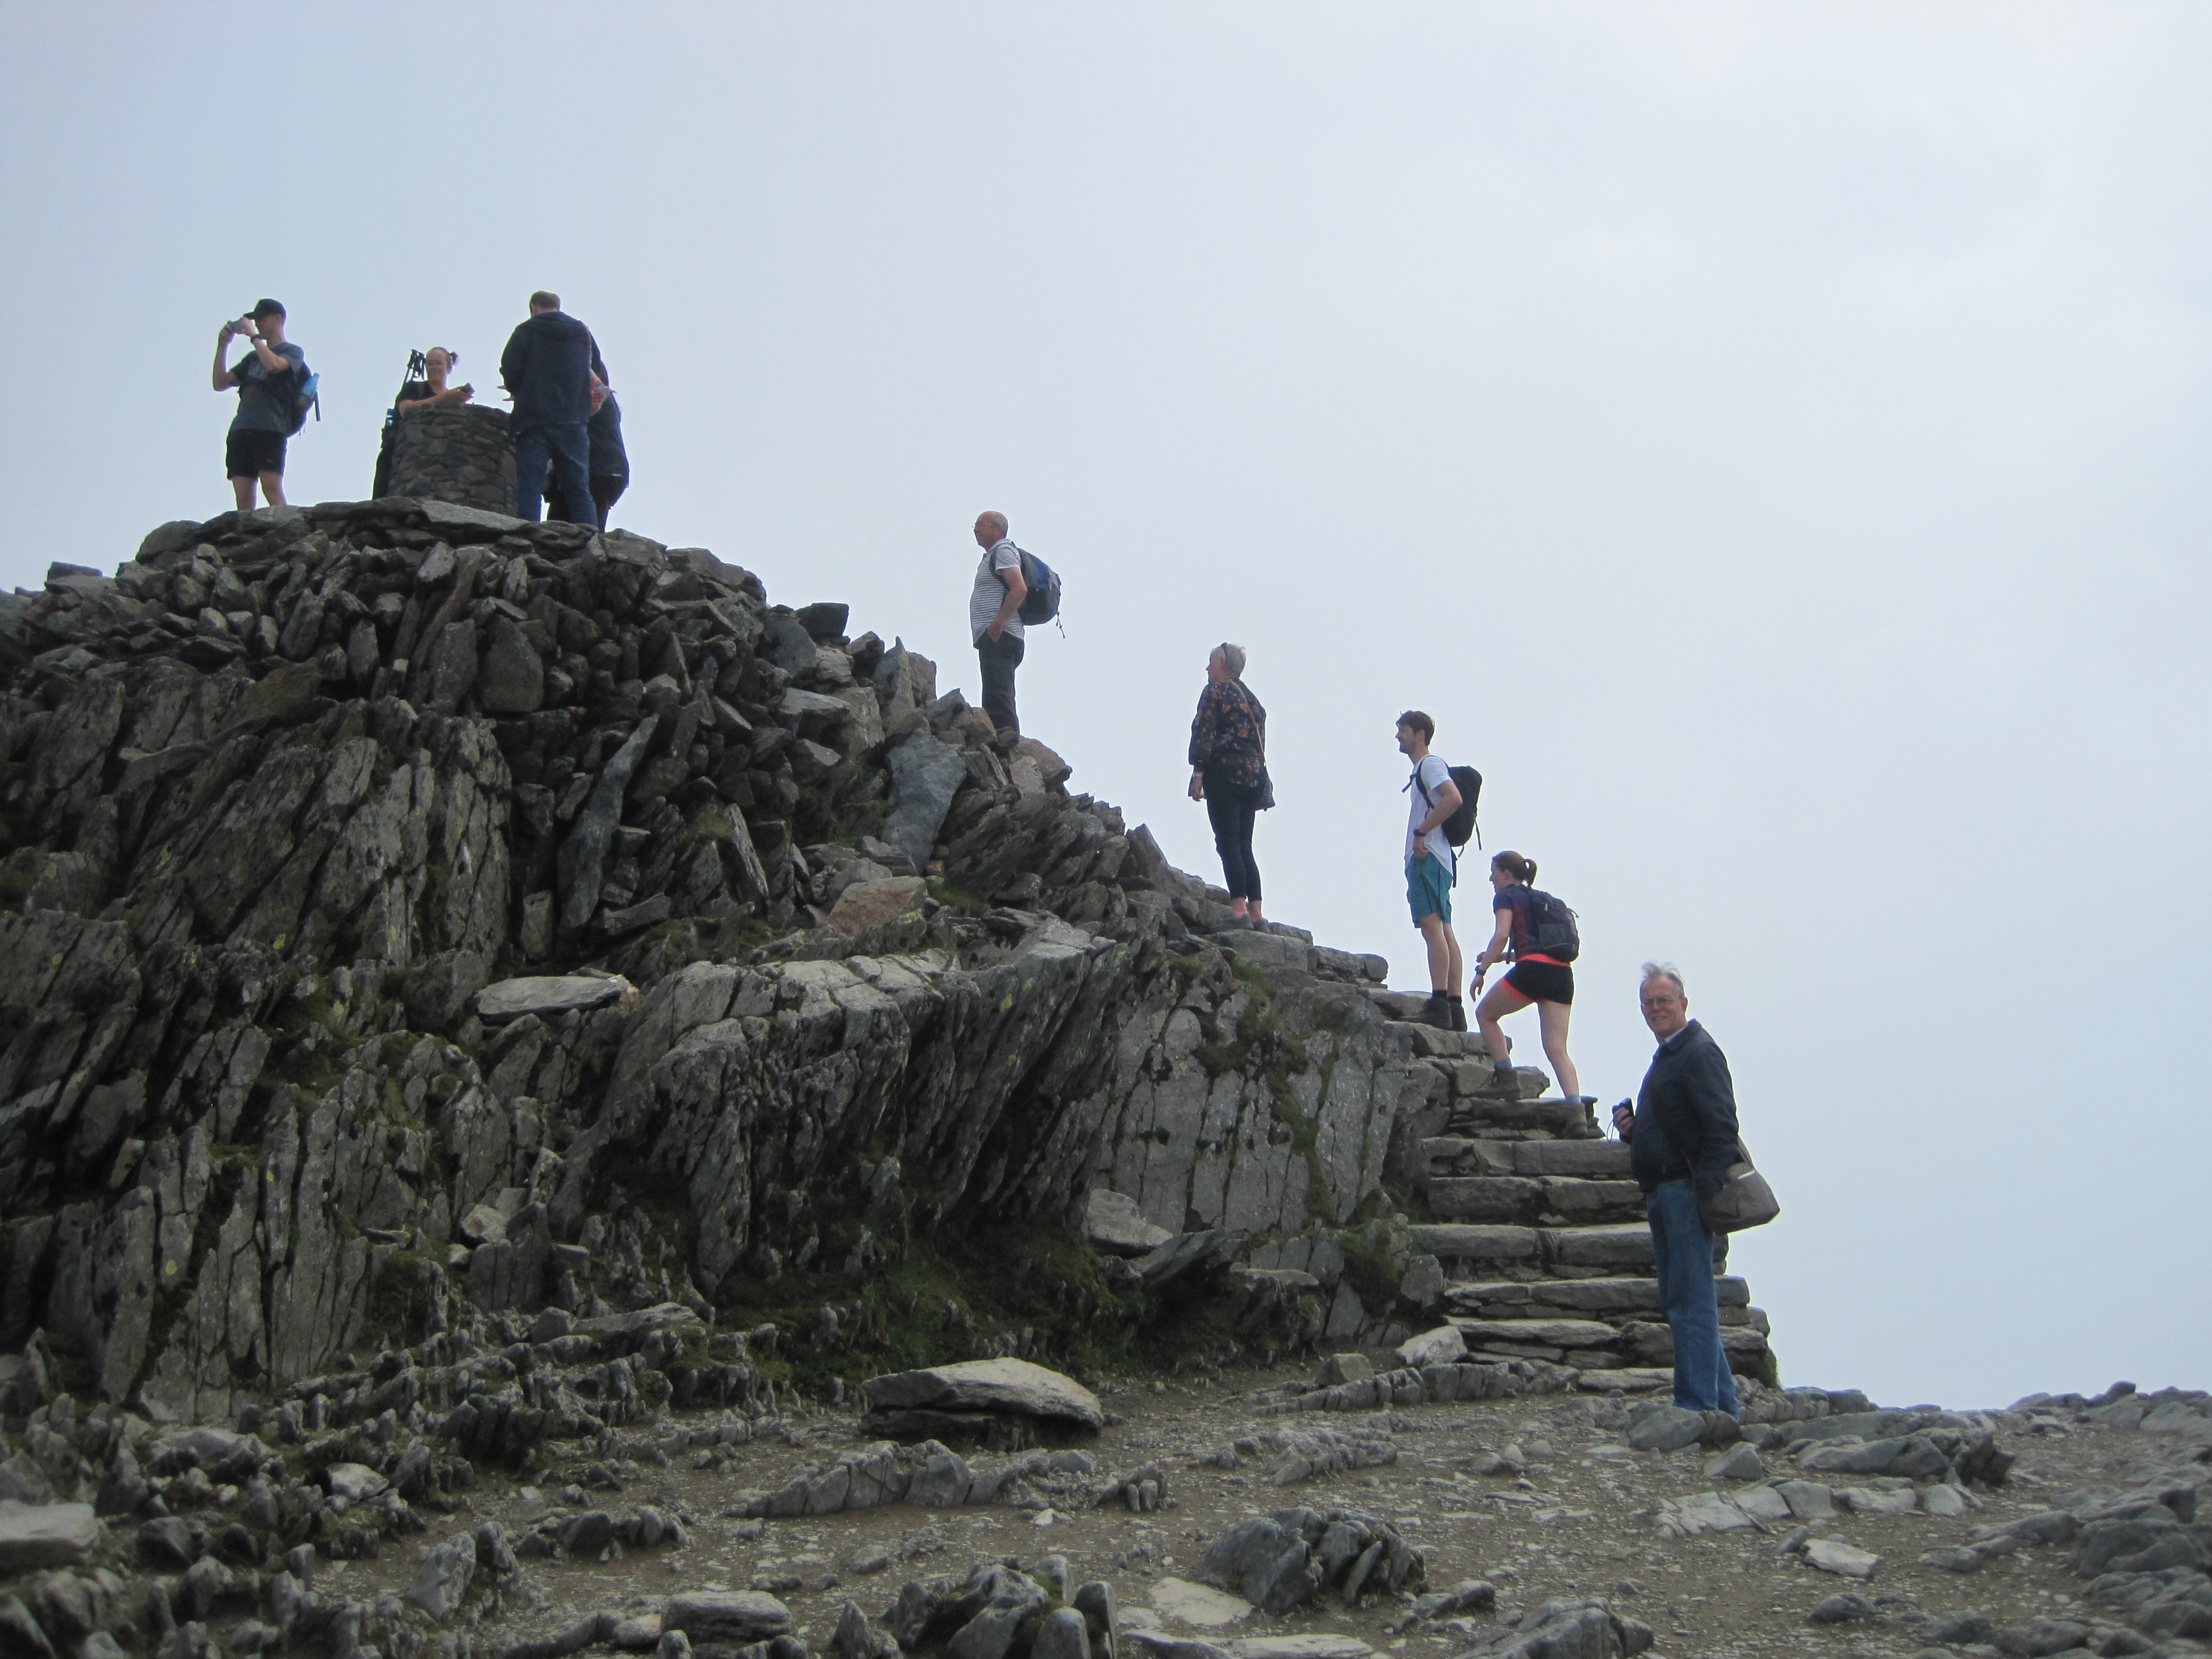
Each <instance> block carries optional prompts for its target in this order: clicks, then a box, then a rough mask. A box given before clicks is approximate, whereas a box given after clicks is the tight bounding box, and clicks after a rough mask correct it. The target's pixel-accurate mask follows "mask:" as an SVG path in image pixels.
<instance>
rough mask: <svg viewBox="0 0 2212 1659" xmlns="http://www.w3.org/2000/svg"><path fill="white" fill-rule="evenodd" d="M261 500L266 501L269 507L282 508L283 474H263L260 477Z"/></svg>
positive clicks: (283, 502) (283, 503)
mask: <svg viewBox="0 0 2212 1659" xmlns="http://www.w3.org/2000/svg"><path fill="white" fill-rule="evenodd" d="M261 499H262V500H264V501H267V502H268V503H269V505H270V506H271V507H283V506H284V505H285V501H284V475H283V473H281V472H264V473H263V474H262V475H261Z"/></svg>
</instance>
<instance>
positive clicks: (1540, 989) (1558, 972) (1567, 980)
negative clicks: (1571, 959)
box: [1505, 962, 1575, 1002]
mask: <svg viewBox="0 0 2212 1659" xmlns="http://www.w3.org/2000/svg"><path fill="white" fill-rule="evenodd" d="M1505 982H1506V983H1507V984H1508V985H1510V986H1511V987H1513V988H1514V989H1515V990H1516V991H1518V992H1519V993H1520V994H1522V996H1524V997H1526V998H1528V1000H1529V1001H1531V1002H1572V1001H1573V1000H1575V970H1574V969H1571V968H1569V967H1567V966H1565V964H1564V963H1557V962H1516V963H1514V964H1513V966H1512V967H1511V968H1510V969H1508V970H1507V972H1506V975H1505Z"/></svg>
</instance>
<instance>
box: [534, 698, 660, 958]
mask: <svg viewBox="0 0 2212 1659" xmlns="http://www.w3.org/2000/svg"><path fill="white" fill-rule="evenodd" d="M659 724H660V717H659V715H657V714H647V716H646V717H645V718H644V719H643V720H640V721H639V722H638V724H637V730H635V732H631V733H630V734H629V737H628V738H624V739H623V745H622V747H621V748H619V749H617V750H615V752H614V757H613V758H612V759H611V760H610V761H608V762H607V764H606V768H605V770H604V771H602V772H601V773H600V774H599V782H598V783H596V784H594V785H593V786H592V795H591V799H590V800H588V801H587V802H586V804H585V806H584V810H583V811H581V812H580V813H578V814H577V815H576V822H575V823H574V826H573V827H572V828H571V829H569V831H568V839H567V840H566V841H564V842H562V843H561V855H560V866H559V867H560V878H561V925H562V927H564V928H566V929H567V930H568V932H570V933H574V932H576V931H577V930H579V929H580V928H581V927H583V926H584V924H585V923H586V922H587V921H590V920H591V919H592V911H594V910H596V909H597V908H599V890H600V884H601V879H602V877H603V875H604V873H605V872H603V871H602V869H601V868H600V866H601V865H602V864H603V863H604V862H605V859H606V855H607V849H608V848H611V847H612V846H613V845H614V835H615V827H616V825H617V824H618V823H621V821H622V804H623V792H624V791H625V790H626V789H628V788H629V780H630V774H631V773H633V772H635V770H636V769H637V764H638V762H639V761H640V760H641V759H642V758H643V757H644V755H645V749H646V745H647V744H649V743H651V742H652V741H653V732H655V731H656V730H657V729H658V728H659Z"/></svg>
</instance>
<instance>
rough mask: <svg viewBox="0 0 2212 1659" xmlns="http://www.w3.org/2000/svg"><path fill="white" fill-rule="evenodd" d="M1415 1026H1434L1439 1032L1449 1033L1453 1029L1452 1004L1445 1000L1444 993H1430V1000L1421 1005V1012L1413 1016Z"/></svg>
mask: <svg viewBox="0 0 2212 1659" xmlns="http://www.w3.org/2000/svg"><path fill="white" fill-rule="evenodd" d="M1413 1024H1416V1025H1433V1026H1435V1027H1436V1028H1437V1030H1439V1031H1449V1030H1451V1029H1452V1021H1451V1004H1450V1003H1449V1002H1448V1001H1447V1000H1445V999H1444V994H1443V992H1441V991H1431V992H1430V993H1429V1000H1427V1001H1426V1002H1425V1003H1423V1004H1422V1005H1421V1012H1419V1013H1418V1014H1415V1015H1414V1016H1413Z"/></svg>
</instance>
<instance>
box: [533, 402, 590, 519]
mask: <svg viewBox="0 0 2212 1659" xmlns="http://www.w3.org/2000/svg"><path fill="white" fill-rule="evenodd" d="M549 458H550V459H551V461H552V463H553V465H554V468H555V470H556V471H557V472H558V474H559V477H560V481H561V495H562V500H563V502H564V504H565V505H566V507H567V508H568V519H569V522H570V523H572V524H587V525H592V526H597V525H598V524H599V508H598V507H595V506H593V505H592V477H591V467H592V441H591V439H590V437H589V436H588V435H586V429H585V426H584V423H583V422H581V421H557V422H552V423H550V424H548V425H545V426H526V427H524V428H522V429H521V430H520V432H517V433H516V434H515V435H514V515H515V517H517V518H518V519H527V520H530V521H531V523H532V524H535V523H537V522H538V511H539V504H540V503H541V502H542V501H544V497H545V463H546V461H547V459H549Z"/></svg>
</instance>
